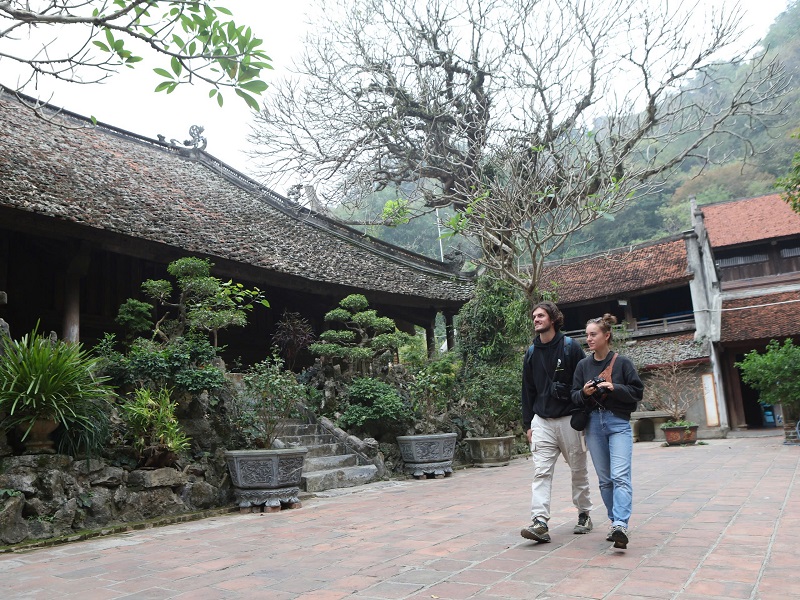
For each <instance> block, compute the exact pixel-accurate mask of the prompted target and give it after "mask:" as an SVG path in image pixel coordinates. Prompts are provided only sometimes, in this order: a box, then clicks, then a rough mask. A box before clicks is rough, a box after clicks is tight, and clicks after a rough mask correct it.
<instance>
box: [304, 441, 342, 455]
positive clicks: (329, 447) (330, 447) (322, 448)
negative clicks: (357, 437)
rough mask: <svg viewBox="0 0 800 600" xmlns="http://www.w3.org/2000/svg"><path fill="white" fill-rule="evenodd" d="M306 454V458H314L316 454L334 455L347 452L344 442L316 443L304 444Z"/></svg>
mask: <svg viewBox="0 0 800 600" xmlns="http://www.w3.org/2000/svg"><path fill="white" fill-rule="evenodd" d="M306 448H308V454H306V458H307V459H308V458H316V457H318V456H334V455H336V454H348V451H347V447H346V446H345V445H344V444H338V443H337V444H318V445H316V446H306Z"/></svg>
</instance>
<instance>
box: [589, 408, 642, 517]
mask: <svg viewBox="0 0 800 600" xmlns="http://www.w3.org/2000/svg"><path fill="white" fill-rule="evenodd" d="M586 447H587V448H588V449H589V453H590V454H591V455H592V463H594V470H595V471H596V472H597V479H598V480H599V481H600V496H601V497H602V498H603V504H605V505H606V510H608V518H609V519H610V520H611V525H612V527H613V526H615V525H624V526H625V527H627V526H628V520H629V519H630V518H631V511H632V510H633V486H632V485H631V461H632V459H633V436H632V434H631V424H630V421H626V420H625V419H621V418H619V417H618V416H616V415H615V414H614V413H612V412H611V411H608V410H595V411H592V413H591V414H590V415H589V424H588V425H587V426H586Z"/></svg>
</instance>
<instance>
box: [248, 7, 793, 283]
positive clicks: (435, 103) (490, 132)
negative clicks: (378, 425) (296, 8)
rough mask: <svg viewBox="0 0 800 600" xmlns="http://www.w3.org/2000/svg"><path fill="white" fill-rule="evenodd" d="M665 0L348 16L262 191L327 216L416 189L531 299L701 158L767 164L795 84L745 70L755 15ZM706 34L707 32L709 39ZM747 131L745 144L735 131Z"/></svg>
mask: <svg viewBox="0 0 800 600" xmlns="http://www.w3.org/2000/svg"><path fill="white" fill-rule="evenodd" d="M699 8H700V6H699V3H698V2H676V3H664V2H661V1H657V0H650V1H640V0H485V1H479V2H466V1H464V0H432V1H430V2H423V1H422V0H399V1H397V2H392V3H386V2H382V1H380V0H355V1H354V2H344V1H343V0H342V1H340V2H339V3H337V4H335V7H330V6H329V4H328V3H326V19H327V21H326V22H324V23H318V24H317V27H316V28H313V31H314V37H313V38H309V40H308V41H307V42H308V43H307V45H306V53H305V54H304V56H303V59H302V61H301V62H300V64H299V65H298V66H297V76H296V78H295V79H293V80H291V81H286V82H284V83H281V84H278V85H277V86H275V88H274V89H273V93H272V94H271V95H270V98H268V99H267V100H266V102H265V106H264V109H263V111H262V112H261V113H260V114H259V115H258V116H257V119H256V123H255V125H254V128H253V133H252V136H251V139H252V141H254V142H255V143H256V144H259V145H260V149H258V150H256V151H255V152H254V154H255V156H256V157H257V158H258V159H259V160H260V161H261V165H262V170H261V174H262V175H263V176H264V177H265V178H267V179H268V180H269V182H270V183H272V184H279V183H281V182H284V181H285V180H288V179H290V178H291V177H292V176H295V177H297V178H298V179H300V180H301V181H302V182H303V183H306V184H310V185H313V186H314V187H315V188H316V189H317V190H318V193H319V195H320V196H321V197H322V198H323V199H325V200H327V201H329V202H330V201H334V202H341V200H342V199H343V198H353V197H357V196H358V195H359V194H370V193H372V192H373V191H375V190H381V189H384V188H386V187H387V186H390V185H392V186H400V185H402V184H405V183H408V182H414V183H417V184H418V185H417V188H416V189H417V190H418V191H419V195H420V196H422V198H424V201H425V204H426V205H427V206H428V207H437V206H444V205H452V206H454V207H455V209H456V210H457V211H458V214H457V215H456V218H455V219H454V220H453V222H452V223H451V224H450V225H451V228H452V229H453V231H455V232H456V233H459V234H464V235H466V236H468V237H469V238H470V239H471V240H472V241H474V242H475V243H476V245H478V246H479V247H480V250H481V252H480V256H481V258H480V259H479V261H480V262H481V263H482V265H483V266H484V267H485V268H488V269H490V270H492V271H494V272H495V273H497V274H498V275H500V276H503V277H507V278H510V279H512V280H514V281H516V282H517V283H518V284H519V285H520V286H521V287H523V288H524V289H525V290H526V292H527V293H528V294H529V295H531V296H533V295H535V294H536V290H537V286H538V277H539V273H540V272H541V265H542V263H543V261H544V260H545V258H546V257H547V256H549V255H550V254H551V253H552V252H553V251H555V250H556V249H558V248H559V247H560V246H561V245H562V244H563V243H564V242H565V240H566V239H567V237H568V236H569V235H570V234H571V233H573V232H575V231H577V230H578V229H580V228H582V227H584V226H585V225H586V224H587V223H589V222H591V221H593V220H596V219H597V218H600V217H602V216H611V215H613V214H614V213H615V212H617V211H619V210H621V209H622V208H623V207H624V206H625V205H626V203H627V202H628V201H629V199H630V198H631V197H632V196H633V195H634V194H636V195H637V196H641V195H643V194H646V193H648V192H649V191H652V190H653V189H654V187H655V186H657V185H658V184H659V183H660V182H661V181H662V180H663V178H664V177H666V176H667V175H668V174H669V173H670V172H671V171H672V170H674V169H676V168H678V167H679V166H680V165H681V164H683V163H684V161H686V160H688V159H695V160H698V161H699V162H700V163H701V165H702V164H711V163H715V162H720V161H722V160H723V159H725V158H727V156H726V155H724V154H723V153H721V151H720V150H719V148H720V147H721V146H720V144H721V142H722V141H723V140H725V139H726V138H734V139H738V140H739V141H740V142H741V148H742V150H741V151H742V153H743V155H744V157H745V158H746V157H747V156H752V154H753V153H754V147H753V145H752V144H750V143H749V142H748V141H747V138H746V136H745V135H744V134H743V133H742V131H743V130H744V129H746V128H743V127H742V123H745V124H746V125H747V126H748V127H752V128H756V127H768V126H770V125H772V124H773V123H774V122H775V120H776V119H779V118H780V117H781V114H782V110H783V106H782V104H781V98H782V96H783V95H784V94H785V92H786V90H787V85H788V78H787V77H786V75H785V74H784V72H783V69H782V67H781V65H779V64H778V63H777V62H774V61H769V60H768V59H767V58H766V56H765V55H764V54H754V53H753V52H750V51H748V52H744V53H739V54H738V55H735V56H732V55H733V48H734V47H735V44H736V43H737V42H738V40H739V35H740V29H741V25H742V16H743V13H742V11H741V9H740V8H739V7H738V6H734V7H733V9H732V10H730V11H721V12H711V13H709V14H708V15H707V17H706V19H705V21H701V20H699V19H701V18H700V17H699V15H698V13H699V12H700V11H699ZM698 26H699V27H698ZM734 124H735V127H734Z"/></svg>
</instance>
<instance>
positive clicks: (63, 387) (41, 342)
mask: <svg viewBox="0 0 800 600" xmlns="http://www.w3.org/2000/svg"><path fill="white" fill-rule="evenodd" d="M0 344H2V345H3V346H4V348H3V352H0V414H5V418H3V420H2V422H0V427H2V429H3V430H12V429H15V428H17V429H18V430H19V431H20V433H21V436H22V442H25V441H26V440H27V439H28V436H29V435H30V434H31V431H32V430H33V428H34V426H35V424H36V423H37V421H52V422H53V423H54V426H53V429H55V428H56V427H60V428H61V435H60V439H59V444H58V449H59V451H60V452H64V453H69V454H73V455H74V454H76V453H78V452H81V451H84V452H87V453H92V452H96V451H98V450H99V449H100V448H102V447H103V444H104V443H105V440H106V438H107V435H108V421H109V419H108V414H109V407H110V404H109V399H110V398H112V397H113V396H114V395H115V394H114V391H113V388H111V387H110V386H108V385H107V381H108V378H107V377H101V376H99V375H98V370H99V365H98V359H97V358H94V357H92V356H91V355H90V354H89V353H88V352H86V351H85V350H84V349H83V347H82V345H81V344H77V343H68V342H63V341H61V340H56V339H51V338H50V337H44V336H41V335H39V334H38V332H37V329H36V328H34V330H33V331H32V332H31V333H29V334H26V335H24V336H22V338H21V339H20V340H18V341H14V340H11V339H10V338H7V337H5V336H3V337H0Z"/></svg>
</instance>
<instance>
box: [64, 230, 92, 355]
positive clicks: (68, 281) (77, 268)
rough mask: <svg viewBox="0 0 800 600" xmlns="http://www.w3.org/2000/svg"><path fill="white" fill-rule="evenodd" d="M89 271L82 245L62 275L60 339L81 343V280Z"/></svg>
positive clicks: (86, 249) (84, 249)
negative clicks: (62, 312) (62, 295)
mask: <svg viewBox="0 0 800 600" xmlns="http://www.w3.org/2000/svg"><path fill="white" fill-rule="evenodd" d="M88 271H89V250H88V248H87V247H86V245H85V244H82V245H81V247H80V248H79V250H78V252H77V253H76V254H75V255H74V256H73V257H72V260H70V263H69V266H68V267H67V270H66V273H65V275H64V314H63V322H62V331H61V339H63V340H64V341H65V342H80V341H81V278H82V277H84V276H85V275H86V273H87V272H88Z"/></svg>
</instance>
